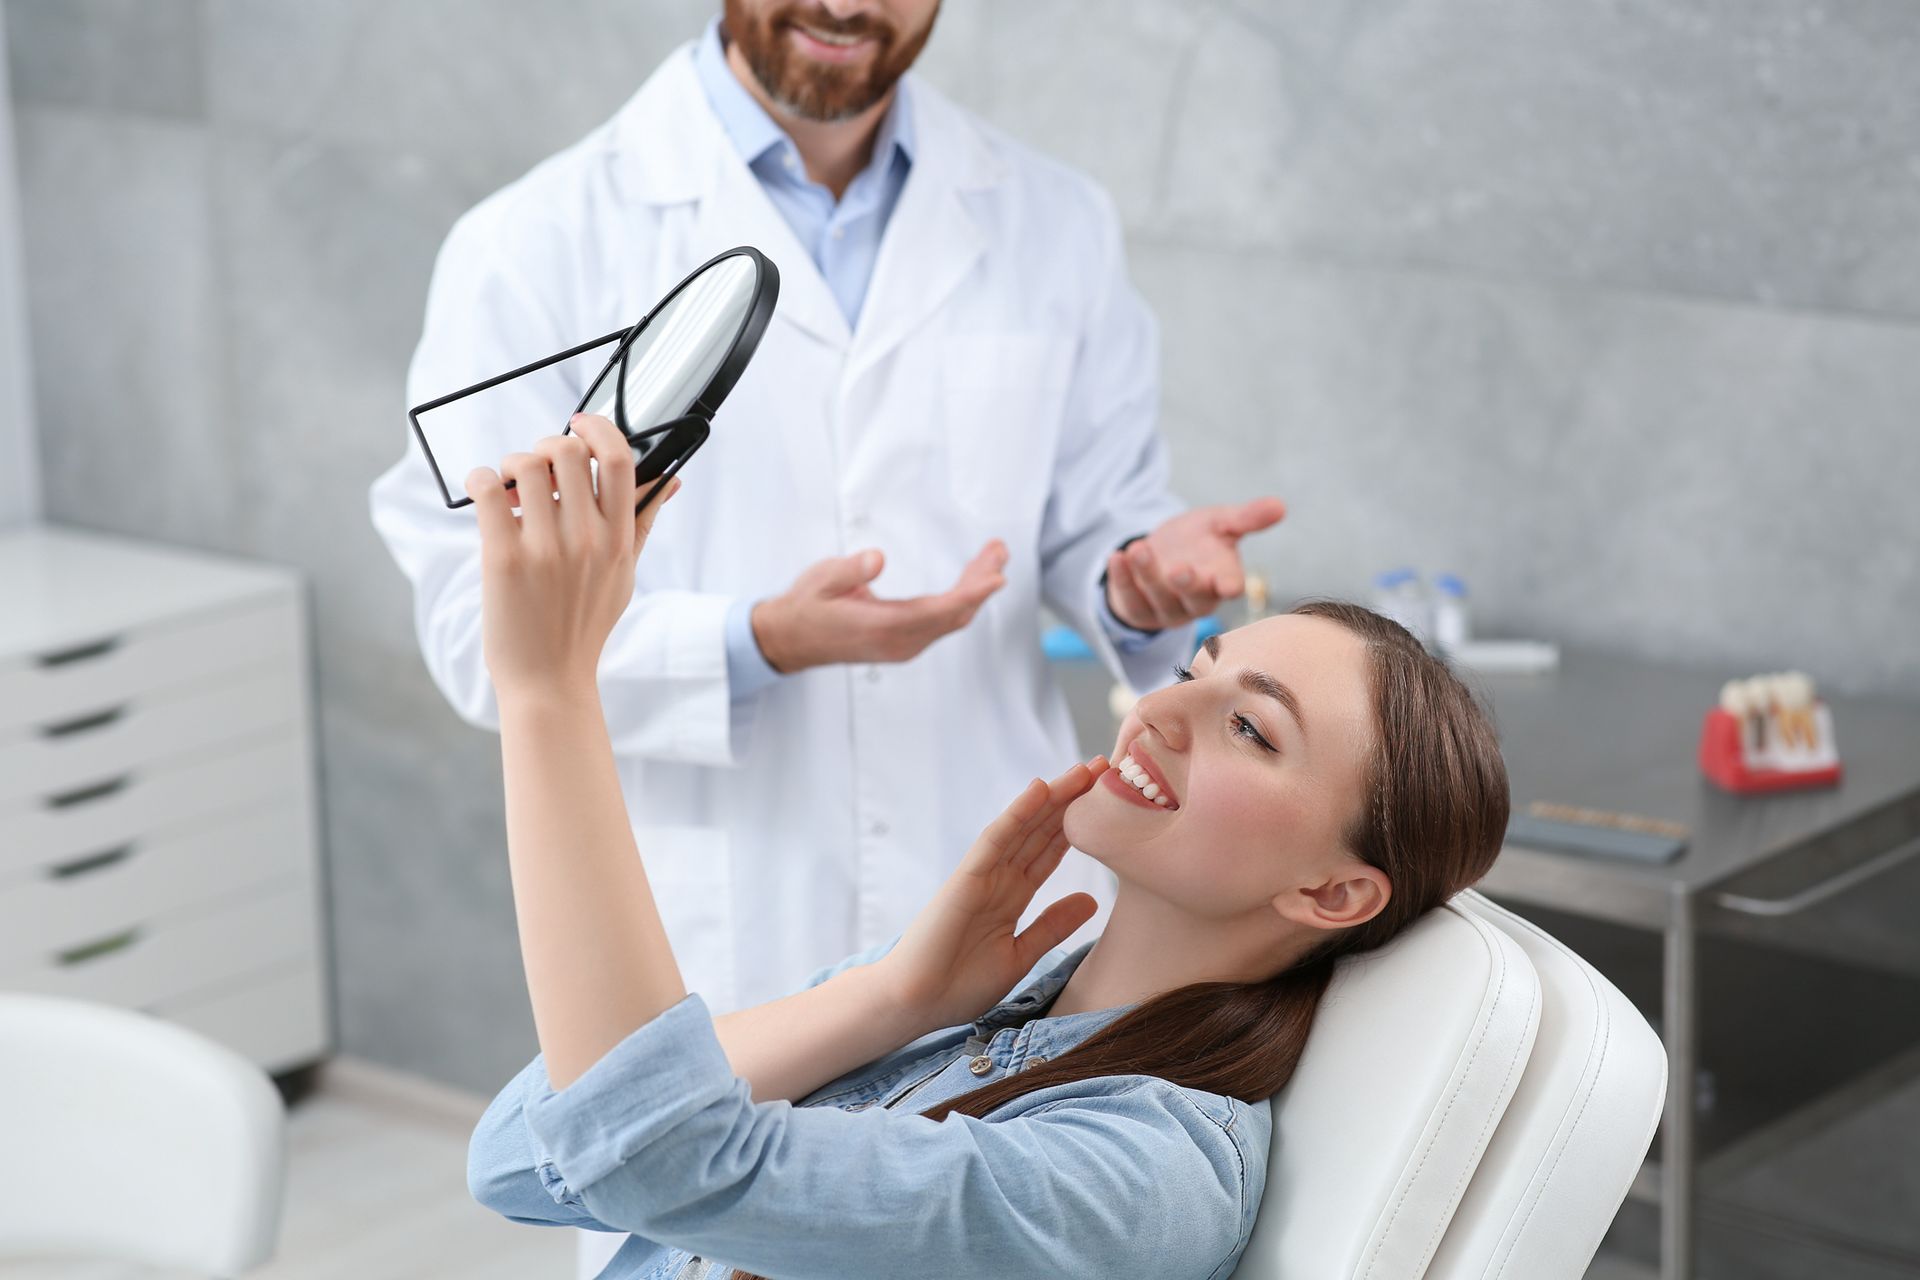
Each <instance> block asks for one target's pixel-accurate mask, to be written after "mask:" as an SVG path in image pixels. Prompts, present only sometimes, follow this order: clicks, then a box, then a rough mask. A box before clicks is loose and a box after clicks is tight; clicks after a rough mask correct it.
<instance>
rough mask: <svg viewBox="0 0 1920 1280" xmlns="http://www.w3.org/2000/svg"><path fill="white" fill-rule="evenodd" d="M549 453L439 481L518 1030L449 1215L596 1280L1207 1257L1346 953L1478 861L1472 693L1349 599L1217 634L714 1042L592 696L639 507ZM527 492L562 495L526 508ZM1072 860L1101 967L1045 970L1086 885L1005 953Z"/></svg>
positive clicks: (1486, 799) (614, 486)
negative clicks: (483, 722)
mask: <svg viewBox="0 0 1920 1280" xmlns="http://www.w3.org/2000/svg"><path fill="white" fill-rule="evenodd" d="M573 431H574V432H575V434H574V435H571V436H564V437H554V438H551V439H548V440H545V441H542V442H541V443H540V445H538V446H537V447H536V448H535V450H534V451H533V452H532V453H528V454H516V455H514V456H512V457H509V458H508V459H506V461H505V462H504V463H503V464H502V468H501V471H502V473H503V475H496V474H495V473H493V472H491V471H489V470H486V469H484V468H482V469H481V470H478V471H476V472H474V473H473V475H471V476H470V477H468V480H467V492H468V493H470V494H472V495H474V499H475V505H476V508H477V511H478V516H479V520H480V527H481V535H482V570H483V596H484V600H485V604H484V643H485V648H486V655H487V663H488V667H489V670H490V671H491V673H492V676H493V681H494V686H495V689H496V691H497V694H498V697H499V705H500V727H501V740H502V752H503V759H504V769H505V778H506V801H507V805H506V808H507V841H508V857H509V862H510V864H511V868H512V876H513V890H514V901H515V906H516V909H517V911H518V916H519V927H520V942H521V950H522V954H523V957H524V960H525V964H526V972H527V985H528V990H529V993H530V995H531V998H532V1003H533V1013H534V1022H535V1026H536V1029H537V1031H538V1034H539V1040H540V1048H541V1056H540V1057H538V1058H535V1059H534V1061H533V1062H532V1063H531V1064H529V1065H528V1067H527V1068H526V1070H524V1071H522V1072H521V1073H520V1075H519V1076H518V1077H516V1078H515V1079H514V1080H513V1081H512V1082H511V1083H510V1084H509V1085H508V1086H507V1087H506V1088H505V1089H504V1090H503V1091H502V1092H501V1094H500V1096H499V1097H498V1098H497V1099H496V1100H495V1101H494V1104H493V1106H492V1107H491V1108H489V1110H488V1112H487V1114H486V1116H485V1118H484V1119H483V1120H482V1121H481V1123H480V1126H479V1129H478V1130H477V1131H476V1133H475V1135H474V1140H473V1146H472V1152H471V1161H470V1168H469V1180H470V1183H471V1185H472V1188H473V1192H474V1195H475V1196H476V1197H477V1198H478V1199H479V1200H481V1201H482V1202H483V1203H485V1204H486V1205H488V1206H489V1207H491V1208H493V1209H495V1210H497V1211H498V1212H500V1213H502V1214H505V1215H507V1216H508V1217H511V1218H514V1219H516V1220H521V1221H529V1222H541V1223H552V1224H564V1225H573V1226H586V1227H598V1228H601V1229H603V1230H612V1231H623V1232H630V1233H632V1234H633V1236H634V1238H633V1239H631V1240H629V1241H628V1242H627V1244H626V1245H625V1246H624V1247H623V1248H622V1249H621V1251H620V1252H619V1254H618V1255H616V1257H615V1259H614V1262H613V1263H612V1265H611V1266H610V1268H609V1269H608V1270H607V1271H606V1272H605V1273H603V1274H604V1275H606V1276H617V1277H667V1276H675V1277H681V1276H705V1275H708V1274H710V1273H711V1274H716V1275H724V1274H726V1270H727V1268H740V1269H742V1270H743V1271H749V1272H757V1273H765V1274H768V1275H773V1276H779V1277H801V1276H823V1277H824V1276H830V1277H851V1276H894V1275H907V1274H915V1275H917V1274H926V1273H930V1272H932V1271H934V1270H935V1269H942V1270H946V1269H952V1268H964V1269H965V1271H966V1272H967V1273H968V1274H973V1275H989V1276H1012V1275H1048V1276H1066V1275H1086V1276H1118V1275H1141V1276H1148V1275H1150V1276H1154V1277H1171V1276H1195V1277H1207V1276H1224V1275H1227V1274H1229V1273H1231V1272H1232V1270H1233V1268H1234V1266H1235V1264H1236V1263H1237V1262H1238V1260H1239V1257H1240V1252H1241V1250H1242V1249H1243V1248H1244V1247H1245V1244H1246V1240H1247V1236H1248V1233H1249V1232H1250V1230H1251V1229H1252V1225H1253V1220H1254V1214H1255V1212H1256V1210H1257V1209H1258V1206H1259V1202H1260V1196H1261V1192H1262V1189H1263V1184H1264V1177H1265V1170H1266V1158H1267V1146H1268V1141H1269V1137H1270V1134H1269V1126H1270V1119H1269V1111H1268V1109H1267V1107H1266V1106H1264V1105H1263V1100H1264V1099H1266V1098H1267V1097H1268V1096H1269V1095H1271V1094H1272V1093H1273V1092H1274V1091H1276V1090H1277V1089H1278V1088H1279V1087H1280V1086H1281V1085H1283V1084H1284V1083H1285V1082H1286V1080H1287V1078H1288V1076H1289V1075H1290V1074H1291V1073H1292V1071H1293V1068H1294V1065H1295V1063H1296V1062H1297V1061H1298V1059H1299V1056H1300V1052H1301V1049H1302V1047H1303V1046H1304V1044H1305V1042H1306V1036H1307V1031H1308V1027H1309V1025H1310V1024H1311V1022H1312V1019H1313V1013H1314V1009H1315V1006H1316V1004H1317V1003H1318V1001H1319V998H1320V995H1321V993H1322V992H1323V991H1324V990H1325V988H1326V985H1327V982H1328V979H1329V978H1330V977H1331V974H1332V968H1333V962H1334V960H1335V959H1336V958H1337V957H1339V956H1341V955H1346V954H1350V953H1353V952H1356V951H1361V950H1365V949H1367V948H1369V947H1375V946H1378V945H1380V944H1381V943H1382V942H1385V941H1386V940H1387V939H1388V938H1390V937H1392V936H1393V935H1394V934H1396V933H1397V932H1399V931H1400V930H1401V929H1402V928H1404V927H1405V926H1406V925H1407V924H1408V923H1409V922H1411V921H1412V920H1414V919H1415V918H1416V917H1418V916H1419V915H1420V914H1421V913H1422V912H1424V911H1426V910H1428V909H1429V908H1431V907H1433V906H1436V905H1438V904H1439V903H1442V902H1444V901H1446V899H1447V898H1448V897H1450V896H1451V895H1453V894H1454V893H1456V892H1458V891H1459V890H1460V889H1462V888H1465V887H1466V886H1467V885H1469V884H1471V883H1472V882H1473V881H1475V880H1477V879H1478V878H1479V877H1480V876H1481V875H1482V874H1483V873H1484V872H1485V871H1486V869H1487V867H1488V866H1489V865H1490V864H1491V863H1492V861H1493V857H1494V854H1495V853H1496V852H1497V851H1498V849H1499V846H1500V839H1501V835H1502V832H1503V831H1504V830H1505V827H1506V818H1507V785H1506V773H1505V770H1504V767H1503V766H1502V763H1501V760H1500V755H1499V751H1498V747H1497V745H1496V743H1495V740H1494V737H1493V734H1492V731H1491V729H1490V728H1489V726H1488V724H1487V722H1486V720H1485V719H1484V718H1483V716H1482V715H1481V713H1480V712H1479V710H1478V708H1477V707H1476V706H1475V705H1474V702H1473V699H1472V698H1471V696H1470V695H1469V694H1468V693H1467V692H1466V691H1465V690H1464V688H1462V686H1461V685H1460V684H1459V683H1458V682H1457V681H1456V680H1454V679H1453V677H1452V676H1451V675H1450V674H1449V673H1448V672H1447V671H1446V669H1445V668H1444V667H1443V666H1442V665H1441V664H1439V663H1438V662H1436V661H1434V660H1433V659H1432V658H1430V657H1428V655H1427V654H1426V653H1425V652H1424V651H1422V650H1421V649H1420V647H1419V645H1418V644H1417V643H1415V642H1414V641H1413V640H1412V638H1411V637H1410V636H1408V634H1407V633H1406V632H1405V631H1403V630H1401V629H1400V628H1399V627H1397V626H1395V625H1393V624H1392V623H1389V622H1386V621H1384V620H1382V619H1380V618H1379V617H1377V616H1376V615H1374V614H1371V613H1369V612H1367V611H1366V610H1363V609H1359V608H1356V607H1353V606H1348V605H1331V604H1327V605H1311V606H1306V607H1303V608H1301V609H1299V610H1296V611H1295V612H1294V613H1292V614H1290V615H1286V616H1283V617H1279V618H1271V619H1267V620H1265V621H1262V622H1258V623H1255V624H1252V625H1250V626H1247V627H1243V628H1241V629H1239V630H1237V631H1234V632H1231V633H1229V634H1227V635H1225V636H1223V637H1219V638H1217V639H1216V640H1214V641H1209V642H1208V644H1207V646H1206V648H1205V649H1204V650H1203V652H1202V653H1200V654H1199V655H1196V657H1195V659H1194V663H1193V668H1192V670H1191V671H1186V670H1182V671H1181V672H1180V673H1179V675H1180V677H1181V679H1180V681H1179V682H1178V683H1176V684H1175V685H1173V686H1171V687H1169V688H1166V689H1162V690H1160V691H1158V692H1156V693H1153V694H1150V695H1148V696H1147V697H1146V698H1144V699H1142V700H1141V702H1140V703H1139V705H1138V706H1137V707H1136V708H1135V709H1134V711H1133V712H1132V713H1131V714H1129V715H1128V716H1127V718H1126V721H1125V722H1124V723H1123V724H1122V725H1121V728H1120V736H1119V739H1118V741H1117V743H1116V746H1115V755H1116V759H1117V760H1118V763H1117V764H1116V765H1111V766H1110V765H1109V764H1108V762H1107V761H1106V760H1105V759H1102V758H1097V757H1096V758H1095V759H1094V760H1093V761H1092V762H1090V763H1089V764H1076V765H1075V766H1074V767H1073V768H1071V769H1069V770H1068V771H1067V772H1066V773H1064V774H1062V775H1061V776H1060V777H1058V778H1056V779H1054V780H1053V781H1052V782H1051V783H1046V782H1042V781H1039V780H1036V781H1035V782H1033V783H1032V784H1031V785H1030V786H1029V787H1028V788H1027V789H1026V790H1025V791H1024V792H1022V793H1021V795H1019V796H1018V797H1016V798H1015V800H1014V801H1013V803H1012V804H1011V805H1010V806H1009V807H1008V808H1007V810H1006V811H1005V812H1004V813H1003V814H1001V816H1000V817H999V818H997V819H996V820H995V821H994V822H993V823H992V824H991V825H989V826H988V827H987V829H986V830H985V831H984V832H983V833H982V834H981V836H980V839H979V840H978V841H977V842H976V843H975V844H974V845H973V847H972V848H971V849H969V850H968V851H967V853H966V855H965V857H964V859H963V860H962V862H961V864H960V866H959V868H958V869H957V870H956V871H955V873H954V875H953V877H952V878H951V879H950V880H949V881H948V882H947V884H946V885H945V886H944V887H943V888H942V889H941V891H940V893H939V894H938V895H937V896H936V897H935V899H934V900H933V902H931V903H930V904H929V905H928V906H927V907H926V908H925V910H924V911H922V913H921V914H920V916H919V917H918V918H917V919H916V920H914V922H913V923H912V925H911V926H910V927H909V928H908V929H907V931H906V932H905V933H904V934H903V935H902V936H901V937H900V938H899V939H898V940H897V941H896V942H895V943H894V944H893V945H892V946H891V948H882V949H880V950H877V951H874V952H870V953H868V954H865V955H862V956H856V957H854V958H852V959H850V960H848V961H846V962H844V963H843V964H841V965H839V966H837V967H835V968H833V969H831V970H829V971H827V972H825V973H823V974H820V975H818V976H817V977H816V978H815V979H814V980H813V981H812V983H810V984H809V985H808V986H807V988H806V989H804V990H802V991H801V992H799V993H797V994H795V995H793V996H789V997H787V998H786V999H784V1000H779V1001H775V1002H773V1003H770V1004H766V1005H761V1006H759V1007H757V1008H753V1009H748V1010H744V1011H742V1012H739V1013H736V1014H731V1015H729V1016H727V1017H723V1018H720V1019H718V1020H717V1021H716V1020H715V1019H713V1018H711V1017H710V1016H709V1014H708V1012H707V1009H706V1007H705V1005H704V1004H702V1002H701V1000H700V998H699V997H698V996H697V995H696V996H690V995H688V994H687V992H686V990H685V989H684V987H683V986H682V984H681V980H680V976H679V972H678V970H677V968H676V966H675V963H674V958H673V953H672V949H671V948H670V946H669V945H668V942H667V939H666V936H665V934H664V932H663V931H662V929H661V927H660V922H659V917H658V915H657V914H656V912H655V910H654V906H653V900H652V896H651V892H650V890H649V888H648V884H647V878H646V871H645V867H644V851H639V856H636V850H635V848H634V843H633V837H632V828H631V826H630V824H629V821H628V815H627V814H626V812H625V810H624V807H623V805H622V802H621V798H620V790H619V786H618V783H617V780H616V778H615V774H614V765H613V756H612V753H611V750H610V748H609V745H608V741H607V735H606V727H605V723H604V721H603V720H602V718H601V715H600V709H599V701H598V696H597V693H596V689H595V684H594V669H595V664H596V662H597V660H598V657H599V654H600V649H601V646H602V644H603V642H604V641H605V638H606V635H607V632H608V631H609V630H610V629H611V627H612V626H613V624H614V621H615V620H616V619H617V618H618V617H619V616H620V613H621V610H622V608H623V607H624V606H625V604H626V601H627V598H628V596H629V594H630V592H631V591H632V587H633V565H634V559H635V557H636V556H637V555H638V554H639V551H640V548H641V547H642V545H643V544H644V543H645V540H646V536H647V533H648V531H649V530H650V529H651V527H652V523H653V519H654V517H655V516H656V515H657V513H658V511H659V509H660V505H663V504H659V505H655V506H652V507H650V508H649V509H648V511H646V512H644V513H642V515H641V516H640V517H639V518H638V519H637V520H636V519H635V518H634V516H633V514H632V512H633V504H634V486H633V480H632V474H631V473H632V467H631V465H630V462H629V458H630V454H629V452H628V449H627V445H626V443H625V441H624V440H623V439H622V438H621V436H620V433H619V432H618V430H617V429H615V428H614V427H613V426H612V424H610V423H608V422H606V421H605V420H604V419H600V418H593V417H583V418H577V419H576V420H575V421H574V424H573ZM595 463H597V464H598V477H597V478H598V489H597V491H596V487H595V476H594V464H595ZM509 482H510V483H511V484H512V485H513V488H512V489H507V488H505V487H504V486H505V484H506V483H509ZM677 485H678V482H677V481H676V482H675V487H676V488H677ZM516 493H517V494H526V493H539V494H548V493H553V494H556V495H557V497H556V498H555V499H553V500H549V501H532V502H525V503H523V504H522V506H521V514H520V516H519V518H517V519H516V517H515V516H514V514H513V510H512V504H513V503H514V502H516V501H519V499H517V498H516V497H514V496H513V495H514V494H516ZM671 494H672V490H669V492H668V494H667V495H665V496H667V497H671ZM953 785H955V786H965V785H967V781H966V779H964V778H955V779H953ZM1069 843H1071V844H1072V845H1074V846H1075V847H1078V848H1080V849H1082V850H1084V851H1086V852H1087V853H1088V854H1090V855H1092V856H1093V857H1095V858H1097V859H1099V860H1100V861H1101V862H1103V863H1104V864H1105V865H1107V866H1108V867H1109V868H1110V869H1111V870H1112V871H1113V872H1114V873H1115V875H1116V877H1117V878H1118V880H1119V890H1118V896H1117V899H1116V902H1115V905H1114V909H1113V913H1112V916H1111V919H1110V921H1109V923H1108V925H1107V927H1106V929H1105V931H1104V933H1103V934H1102V936H1101V937H1100V939H1099V940H1098V941H1097V942H1095V943H1094V944H1092V946H1091V948H1090V949H1082V950H1081V951H1079V952H1076V953H1074V954H1071V955H1066V956H1054V957H1051V958H1049V959H1047V960H1046V961H1045V963H1040V962H1041V961H1042V959H1043V957H1044V956H1045V955H1046V953H1047V952H1048V950H1049V949H1050V948H1052V947H1053V946H1055V945H1056V944H1057V943H1059V942H1060V941H1061V940H1063V939H1064V938H1066V937H1067V936H1068V935H1069V934H1071V933H1072V932H1073V931H1074V930H1075V929H1076V928H1078V927H1079V926H1080V925H1081V924H1083V923H1084V922H1085V921H1086V920H1087V919H1088V918H1089V917H1090V916H1091V914H1092V912H1093V903H1092V900H1091V899H1089V898H1087V897H1086V895H1084V894H1076V895H1073V896H1071V897H1068V898H1065V899H1062V900H1061V901H1059V902H1056V903H1054V904H1053V905H1052V906H1050V907H1049V908H1048V909H1047V910H1046V911H1045V912H1043V913H1042V914H1041V915H1040V916H1039V917H1038V918H1037V919H1036V920H1035V921H1034V922H1033V923H1032V924H1031V925H1030V926H1029V927H1028V928H1027V930H1026V931H1025V932H1023V933H1016V932H1015V926H1016V922H1017V921H1018V920H1019V918H1020V916H1021V914H1022V911H1023V909H1024V908H1025V907H1026V905H1027V904H1028V902H1029V900H1030V899H1031V898H1032V896H1033V894H1034V892H1035V891H1036V889H1037V888H1038V886H1039V885H1040V884H1041V883H1042V882H1043V881H1045V879H1046V878H1047V874H1048V873H1049V872H1050V871H1051V870H1052V869H1053V867H1054V865H1055V864H1056V863H1057V862H1058V861H1059V859H1060V858H1061V856H1062V855H1063V854H1064V852H1065V851H1066V849H1067V847H1068V845H1069ZM1023 976H1024V981H1023V980H1022V979H1023ZM1010 992H1011V994H1009V993H1010ZM1362 1101H1364V1100H1362Z"/></svg>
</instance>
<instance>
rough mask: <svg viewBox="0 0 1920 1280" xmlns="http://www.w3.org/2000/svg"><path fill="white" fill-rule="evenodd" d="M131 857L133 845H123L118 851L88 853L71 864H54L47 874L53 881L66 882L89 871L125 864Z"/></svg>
mask: <svg viewBox="0 0 1920 1280" xmlns="http://www.w3.org/2000/svg"><path fill="white" fill-rule="evenodd" d="M132 856H133V845H132V844H123V845H121V846H120V847H119V848H118V849H108V850H105V851H104V852H101V853H90V854H88V855H87V856H86V857H84V858H75V859H73V860H72V861H71V862H56V863H55V864H54V865H52V866H51V867H48V868H47V874H48V875H49V876H51V877H52V878H53V879H55V880H66V879H69V878H71V877H73V876H83V875H85V874H87V872H89V871H99V870H102V869H104V868H106V867H110V866H112V865H113V864H114V863H116V862H125V861H126V860H127V859H128V858H131V857H132Z"/></svg>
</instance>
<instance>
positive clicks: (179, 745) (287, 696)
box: [0, 527, 329, 1071]
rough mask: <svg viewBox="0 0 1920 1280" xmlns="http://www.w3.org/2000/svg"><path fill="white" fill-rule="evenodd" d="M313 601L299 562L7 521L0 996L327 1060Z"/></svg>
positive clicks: (0, 655)
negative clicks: (105, 1011) (72, 1006)
mask: <svg viewBox="0 0 1920 1280" xmlns="http://www.w3.org/2000/svg"><path fill="white" fill-rule="evenodd" d="M302 600H303V597H302V592H301V584H300V580H299V578H298V577H297V576H296V575H294V574H293V573H292V572H291V571H289V570H286V569H282V568H278V567H273V566H265V565H256V564H251V563H248V562H245V561H240V560H231V559H227V558H224V557H216V556H211V555H206V554H202V553H196V552H185V551H178V550H173V549H165V548H159V547H155V546H152V545H149V544H145V543H139V542H132V541H128V540H125V539H120V538H113V537H109V536H106V535H102V534H95V533H85V532H80V531H76V530H65V529H49V528H45V527H42V528H36V529H31V530H27V531H24V532H17V533H8V534H0V989H7V990H15V991H42V992H48V993H52V994H59V995H70V996H76V997H80V998H84V999H90V1000H103V1001H107V1002H109V1003H112V1004H117V1005H124V1006H127V1007H130V1008H136V1009H144V1010H147V1011H148V1012H151V1013H154V1014H157V1015H158V1016H160V1017H164V1018H168V1019H170V1020H173V1021H176V1022H179V1023H182V1024H184V1025H186V1026H190V1027H193V1028H195V1029H197V1030H200V1031H202V1032H204V1033H206V1034H208V1035H210V1036H212V1037H214V1038H215V1039H217V1040H220V1041H223V1042H225V1043H227V1044H229V1045H232V1046H233V1047H234V1048H235V1049H237V1050H239V1051H240V1052H241V1053H243V1054H245V1055H246V1056H248V1057H250V1058H252V1059H253V1060H254V1061H255V1062H257V1063H259V1064H260V1065H261V1066H262V1067H264V1068H265V1069H267V1070H268V1071H282V1070H287V1069H290V1068H293V1067H298V1066H303V1065H305V1064H307V1063H310V1062H314V1061H317V1060H318V1059H319V1058H321V1057H322V1056H324V1054H325V1053H326V1051H327V1048H328V1042H329V1038H328V1018H327V996H326V971H327V966H326V950H325V944H324V938H325V933H324V931H323V920H322V908H321V881H320V866H319V846H318V842H317V840H316V832H315V803H316V798H315V793H314V762H313V745H312V744H313V716H312V710H311V703H310V700H309V697H308V680H307V668H308V662H307V632H306V615H305V610H304V608H303V604H302Z"/></svg>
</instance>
